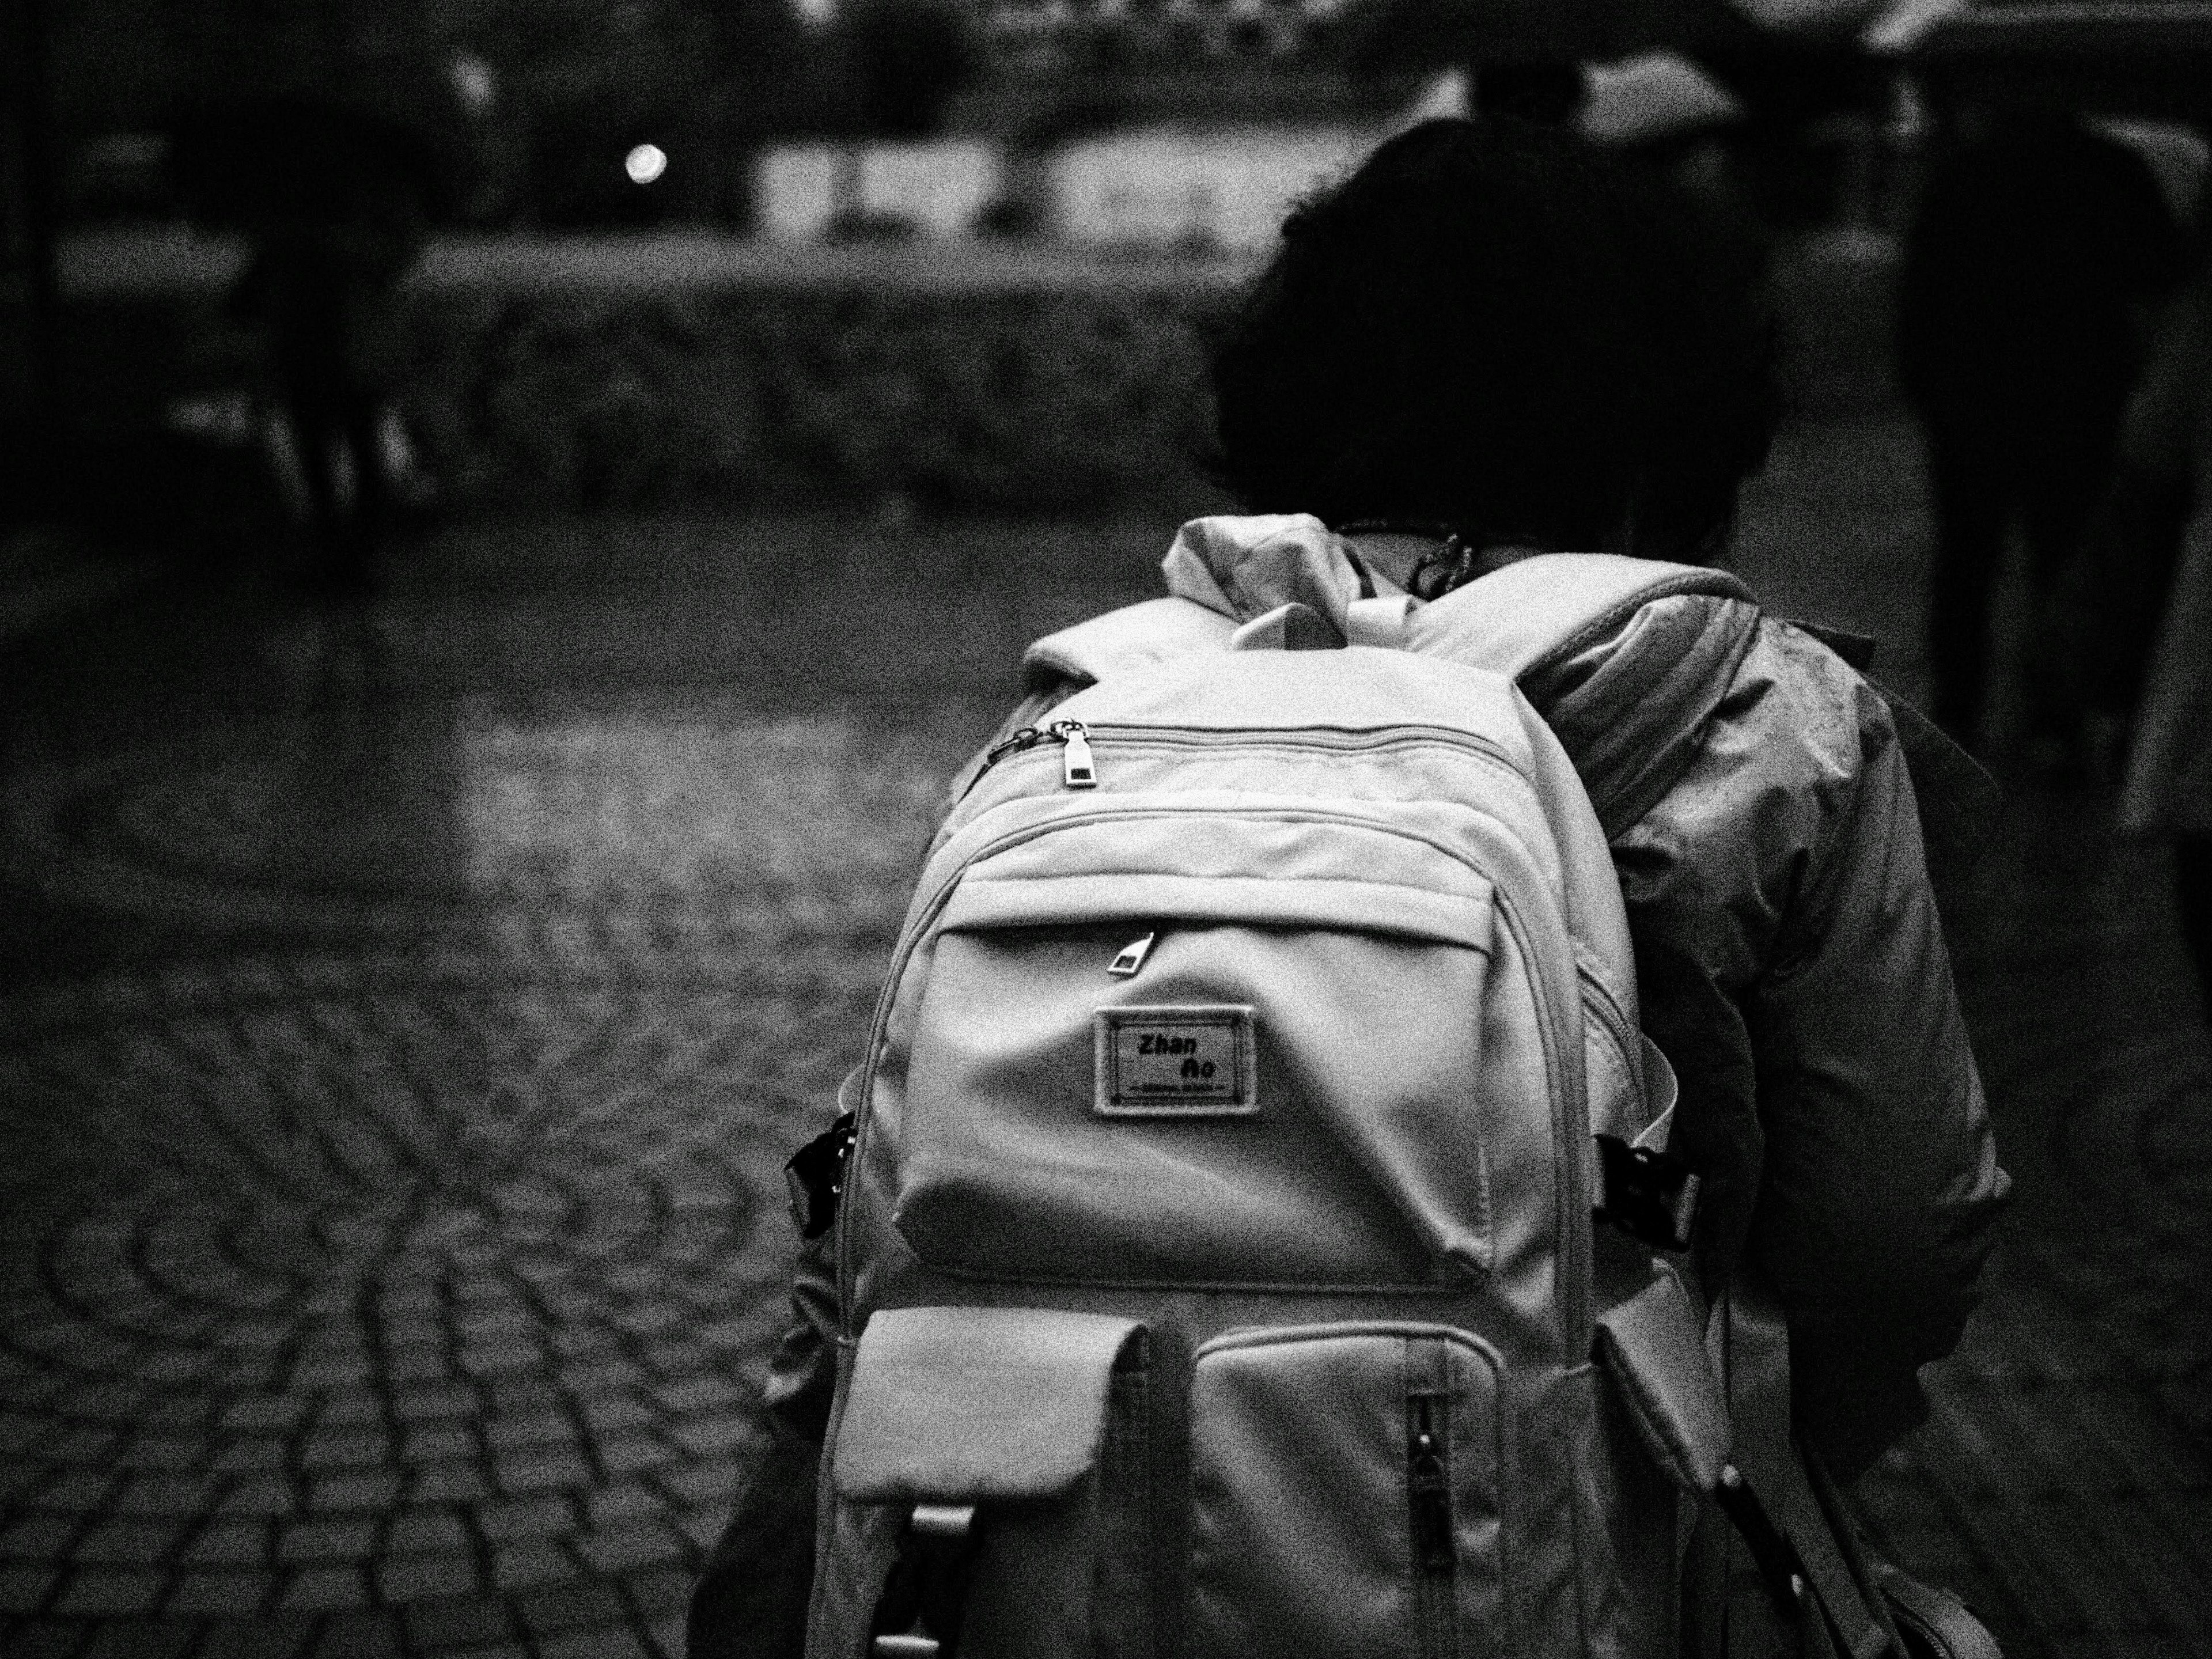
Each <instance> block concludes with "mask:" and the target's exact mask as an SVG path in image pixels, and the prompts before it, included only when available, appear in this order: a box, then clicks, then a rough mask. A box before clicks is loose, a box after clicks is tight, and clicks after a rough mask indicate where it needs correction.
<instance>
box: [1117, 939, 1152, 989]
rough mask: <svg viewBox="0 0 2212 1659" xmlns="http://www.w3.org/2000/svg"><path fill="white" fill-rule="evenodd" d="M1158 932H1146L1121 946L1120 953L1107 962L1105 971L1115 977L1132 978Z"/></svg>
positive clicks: (1149, 952) (1142, 963) (1142, 962)
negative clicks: (1139, 937)
mask: <svg viewBox="0 0 2212 1659" xmlns="http://www.w3.org/2000/svg"><path fill="white" fill-rule="evenodd" d="M1158 937H1159V935H1158V933H1147V934H1146V935H1145V936H1144V938H1142V939H1132V940H1130V941H1129V943H1128V944H1127V945H1123V946H1122V947H1121V955H1120V956H1118V957H1115V958H1114V960H1113V961H1112V962H1111V963H1109V964H1108V966H1107V969H1106V971H1107V972H1108V973H1109V974H1111V975H1113V976H1114V977H1115V979H1134V978H1135V977H1136V976H1137V969H1139V968H1141V967H1143V966H1144V965H1145V958H1146V957H1148V956H1150V955H1152V941H1153V940H1154V939H1158Z"/></svg>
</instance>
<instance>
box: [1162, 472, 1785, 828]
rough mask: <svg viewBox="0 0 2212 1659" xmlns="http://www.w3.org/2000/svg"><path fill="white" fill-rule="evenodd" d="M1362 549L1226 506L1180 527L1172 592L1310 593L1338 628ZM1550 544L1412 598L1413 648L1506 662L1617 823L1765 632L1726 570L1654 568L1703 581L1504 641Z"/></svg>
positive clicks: (1677, 753)
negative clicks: (1503, 614) (1509, 619)
mask: <svg viewBox="0 0 2212 1659" xmlns="http://www.w3.org/2000/svg"><path fill="white" fill-rule="evenodd" d="M1357 556H1358V542H1357V540H1356V539H1354V538H1346V537H1344V536H1341V535H1339V534H1338V533H1337V532H1334V531H1332V530H1331V529H1329V528H1328V526H1326V525H1324V524H1322V521H1321V520H1318V519H1316V518H1314V517H1312V516H1311V515H1310V514H1306V513H1285V514H1269V515H1255V516H1249V517H1233V516H1226V515H1224V516H1218V517H1213V518H1206V519H1197V520H1192V521H1191V522H1190V523H1188V524H1187V525H1185V526H1183V527H1182V531H1181V532H1180V533H1178V534H1177V536H1176V539H1175V543H1174V544H1173V545H1172V546H1171V547H1170V548H1169V550H1168V554H1167V557H1166V558H1165V559H1164V561H1163V562H1162V565H1161V568H1162V570H1163V571H1164V574H1165V575H1166V577H1167V585H1168V591H1169V592H1170V593H1172V594H1174V595H1176V597H1178V598H1180V599H1188V600H1191V601H1192V602H1194V603H1195V604H1198V605H1203V606H1205V607H1206V609H1207V610H1209V611H1214V612H1216V613H1218V615H1221V616H1224V617H1228V618H1230V619H1231V620H1232V621H1234V622H1237V623H1246V622H1249V621H1251V620H1252V619H1253V618H1255V617H1260V616H1264V615H1265V614H1267V612H1268V611H1273V610H1275V609H1276V608H1278V607H1279V606H1281V605H1305V606H1307V607H1309V608H1310V609H1311V610H1313V611H1318V612H1319V613H1320V614H1321V615H1322V616H1323V617H1327V618H1328V620H1329V621H1330V622H1331V623H1333V624H1334V626H1335V628H1336V629H1337V631H1338V633H1339V634H1340V635H1344V634H1347V633H1349V632H1350V631H1351V629H1349V628H1348V626H1347V617H1348V613H1349V611H1350V607H1351V606H1352V604H1353V603H1354V602H1356V601H1357V600H1358V599H1360V598H1361V597H1362V594H1363V582H1362V576H1361V570H1362V566H1361V564H1360V563H1359V562H1357ZM1546 558H1547V555H1543V554H1536V555H1534V556H1531V557H1529V558H1528V559H1524V560H1522V561H1520V562H1516V563H1515V564H1512V565H1509V566H1507V567H1506V568H1505V569H1504V570H1503V571H1499V572H1498V573H1496V574H1492V575H1489V576H1484V577H1480V578H1478V579H1477V580H1474V582H1471V583H1469V584H1468V585H1467V586H1464V587H1462V588H1460V589H1458V590H1457V591H1456V592H1453V593H1451V594H1449V595H1448V596H1447V597H1445V598H1444V599H1439V600H1437V601H1436V602H1435V603H1434V604H1433V605H1427V606H1425V607H1424V606H1421V605H1420V602H1419V600H1415V601H1413V605H1415V606H1416V607H1417V608H1419V610H1421V611H1426V612H1427V613H1429V614H1427V615H1425V616H1423V615H1418V614H1417V615H1415V616H1413V617H1410V618H1409V636H1410V641H1411V642H1412V643H1413V648H1415V649H1419V648H1420V647H1419V640H1420V638H1421V636H1422V635H1434V636H1437V649H1438V654H1441V655H1445V656H1448V657H1449V658H1451V659H1455V660H1461V661H1482V660H1487V661H1492V662H1493V663H1494V664H1495V665H1497V666H1498V667H1499V668H1500V669H1501V670H1503V671H1507V672H1510V674H1511V675H1512V676H1513V678H1514V680H1515V683H1516V684H1517V685H1518V686H1519V687H1520V688H1521V690H1522V693H1523V694H1524V695H1525V696H1527V697H1528V700H1529V702H1531V703H1533V704H1534V706H1535V708H1536V710H1537V712H1538V713H1539V714H1541V715H1543V717H1544V719H1545V720H1546V721H1547V724H1549V725H1550V726H1551V727H1552V729H1553V731H1554V732H1557V733H1558V734H1559V739H1560V741H1561V742H1562V743H1563V744H1565V747H1566V750H1567V752H1568V754H1569V755H1570V756H1571V757H1572V758H1573V760H1574V763H1575V767H1576V769H1577V771H1578V772H1580V773H1581V775H1582V777H1583V785H1584V787H1586V788H1587V789H1588V790H1589V793H1590V797H1591V799H1592V801H1593V802H1594V803H1595V805H1596V806H1597V808H1598V816H1599V817H1600V819H1601V821H1602V822H1603V823H1605V825H1606V828H1607V833H1608V834H1610V833H1613V832H1614V831H1615V830H1617V829H1619V828H1620V827H1621V826H1623V825H1625V824H1627V823H1633V822H1634V821H1635V820H1636V819H1637V818H1638V817H1641V816H1642V815H1643V814H1644V812H1645V811H1648V810H1650V806H1651V805H1652V804H1653V803H1654V802H1656V800H1657V799H1659V797H1660V796H1661V795H1662V794H1663V793H1665V792H1666V791H1667V789H1668V788H1669V787H1672V785H1673V784H1674V781H1675V780H1676V779H1678V778H1679V777H1680V775H1681V774H1682V772H1683V771H1684V770H1685V769H1687V767H1688V765H1689V763H1690V761H1691V759H1692V757H1694V756H1695V754H1696V752H1697V747H1698V742H1699V736H1700V734H1701V732H1703V729H1704V726H1705V722H1706V720H1708V719H1709V718H1710V717H1711V715H1712V714H1713V712H1714V710H1715V709H1716V708H1718V707H1719V705H1720V703H1721V701H1722V699H1723V697H1724V696H1726V695H1727V694H1728V691H1729V686H1730V685H1731V684H1732V683H1733V682H1734V680H1735V675H1736V671H1737V669H1738V667H1739V666H1740V665H1741V663H1742V661H1743V659H1744V656H1745V653H1747V652H1748V651H1749V650H1750V648H1751V646H1752V643H1753V639H1754V638H1755V636H1756V635H1757V633H1758V629H1759V607H1758V605H1756V604H1755V603H1754V602H1753V600H1752V599H1751V596H1750V594H1749V593H1748V592H1747V591H1746V590H1745V589H1744V588H1743V587H1742V586H1741V584H1739V583H1736V582H1735V580H1733V579H1732V578H1728V577H1724V576H1721V575H1719V574H1717V573H1714V572H1692V571H1690V570H1688V569H1687V568H1686V567H1656V566H1655V567H1654V571H1653V574H1654V575H1655V577H1657V578H1661V579H1662V580H1664V579H1666V578H1667V577H1668V573H1669V572H1670V571H1671V572H1674V573H1679V574H1678V576H1677V578H1676V580H1675V585H1676V586H1678V587H1686V588H1691V589H1699V588H1702V589H1704V590H1705V591H1675V592H1661V593H1659V594H1658V595H1657V596H1656V597H1651V598H1649V599H1636V600H1633V601H1631V602H1627V603H1624V604H1622V605H1618V606H1615V607H1613V608H1612V609H1610V610H1601V611H1599V613H1598V614H1596V615H1595V616H1593V617H1580V618H1578V619H1577V622H1576V623H1573V624H1572V625H1571V626H1569V627H1568V628H1567V629H1566V631H1565V634H1564V635H1561V636H1559V637H1557V638H1546V639H1541V640H1538V641H1534V643H1533V644H1531V643H1530V642H1528V641H1525V640H1522V639H1519V638H1515V639H1513V640H1511V641H1503V640H1499V635H1504V634H1510V633H1511V632H1513V630H1512V629H1510V628H1506V627H1504V626H1502V625H1501V626H1500V627H1499V628H1498V629H1496V630H1494V631H1493V630H1492V629H1489V628H1487V627H1486V623H1491V622H1492V620H1493V618H1492V617H1490V616H1488V615H1486V611H1495V610H1498V609H1501V608H1503V607H1504V605H1512V606H1513V607H1514V608H1515V609H1516V610H1526V609H1528V595H1529V594H1530V593H1531V592H1532V591H1534V587H1535V585H1536V584H1539V583H1541V581H1542V579H1543V568H1544V563H1545V560H1546ZM1681 578H1686V579H1687V580H1680V579H1681ZM1509 594H1510V595H1511V596H1512V598H1510V599H1509V598H1508V595H1509ZM1495 620H1498V621H1499V622H1500V623H1502V621H1503V619H1502V618H1498V619H1495ZM1447 635H1448V636H1450V637H1449V641H1447V639H1446V637H1445V636H1447ZM1493 640H1497V641H1498V644H1497V646H1496V647H1495V648H1494V649H1491V648H1486V647H1490V645H1491V641H1493Z"/></svg>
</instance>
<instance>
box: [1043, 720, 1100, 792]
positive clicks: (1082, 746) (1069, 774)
mask: <svg viewBox="0 0 2212 1659" xmlns="http://www.w3.org/2000/svg"><path fill="white" fill-rule="evenodd" d="M1050 730H1051V732H1052V733H1053V735H1054V737H1056V738H1059V739H1060V741H1061V742H1062V743H1064V744H1066V745H1067V747H1066V750H1063V751H1062V753H1061V755H1060V781H1061V782H1062V783H1064V784H1066V786H1067V787H1069V788H1070V789H1096V788H1097V787H1098V770H1097V767H1096V765H1094V764H1093V763H1092V761H1091V733H1090V732H1089V731H1088V729H1086V728H1085V726H1084V724H1083V722H1082V721H1081V720H1060V721H1057V722H1055V723H1054V725H1053V726H1051V727H1050Z"/></svg>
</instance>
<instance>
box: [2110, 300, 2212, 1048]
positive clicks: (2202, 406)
mask: <svg viewBox="0 0 2212 1659" xmlns="http://www.w3.org/2000/svg"><path fill="white" fill-rule="evenodd" d="M2120 451H2121V455H2122V466H2121V468H2120V473H2119V476H2120V478H2121V480H2122V481H2124V482H2131V483H2132V486H2133V487H2132V489H2128V490H2125V491H2120V490H2116V492H2115V495H2114V497H2113V499H2112V500H2111V501H2108V503H2107V508H2106V514H2105V522H2104V523H2103V524H2101V525H2100V533H2099V534H2097V535H2096V536H2095V537H2093V542H2092V545H2093V548H2102V549H2104V550H2116V556H2117V557H2118V559H2120V560H2121V561H2124V562H2131V563H2138V564H2146V563H2147V564H2152V565H2154V566H2155V567H2156V568H2157V577H2158V579H2159V586H2160V587H2163V586H2165V584H2164V581H2163V577H2164V574H2165V573H2166V571H2167V570H2169V569H2170V570H2172V572H2173V575H2172V590H2171V592H2170V594H2168V595H2167V596H2166V600H2165V604H2164V608H2163V619H2162V621H2160V623H2158V625H2157V631H2156V637H2155V640H2154V641H2145V642H2144V643H2146V644H2148V645H2150V647H2151V649H2150V651H2149V653H2148V665H2146V666H2144V667H2142V668H2141V669H2135V668H2134V667H2133V661H2135V660H2140V658H2139V657H2137V658H2135V659H2133V660H2131V659H2130V653H2128V652H2127V651H2126V650H2125V649H2124V647H2125V646H2127V645H2132V644H2133V643H2135V641H2134V640H2133V639H2129V640H2126V641H2121V642H2120V644H2119V645H2117V646H2116V645H2114V644H2113V643H2112V640H2111V637H2110V636H2111V635H2112V632H2113V629H2112V628H2111V627H2109V626H2108V627H2106V629H2101V630H2100V634H2101V635H2103V636H2104V637H2105V640H2106V651H2107V653H2108V656H2109V657H2112V658H2117V659H2118V660H2117V661H2116V662H2115V663H2114V665H2113V666H2112V668H2111V669H2110V673H2111V674H2112V675H2116V676H2117V675H2125V676H2126V678H2127V680H2128V682H2129V685H2130V689H2131V687H2132V683H2133V681H2134V680H2135V679H2136V678H2138V677H2139V678H2140V679H2141V682H2142V702H2141V707H2140V709H2139V710H2138V711H2137V713H2136V722H2135V731H2134V737H2133V742H2132V744H2131V746H2130V754H2129V758H2128V766H2127V772H2126V777H2125V781H2124V785H2123V787H2122V791H2121V797H2120V809H2119V823H2120V827H2121V828H2122V829H2124V830H2126V831H2129V832H2131V833H2134V834H2137V835H2144V836H2162V837H2165V838H2167V839H2170V840H2171V842H2172V847H2173V865H2174V884H2175V898H2176V901H2177V902H2178V905H2179V912H2180V919H2181V933H2182V939H2183V940H2184V942H2185V944H2186V945H2187V946H2188V949H2189V954H2190V957H2191V961H2192V963H2194V965H2195V967H2196V969H2197V985H2198V989H2199V991H2200V992H2201V994H2202V995H2203V999H2204V1004H2205V1010H2206V1015H2207V1018H2212V267H2201V268H2200V270H2199V271H2198V274H2197V280H2196V281H2195V282H2194V283H2191V286H2190V288H2189V289H2187V290H2186V292H2185V294H2184V295H2182V296H2181V297H2180V298H2179V300H2178V301H2176V302H2175V303H2174V304H2173V305H2172V307H2170V308H2169V310H2168V312H2167V313H2166V316H2165V317H2164V318H2163V319H2161V326H2160V329H2159V331H2158V335H2157V341H2156V346H2155V349H2154V353H2153V356H2152V358H2151V361H2150V362H2149V363H2148V366H2147V367H2146V368H2145V371H2144V374H2143V377H2142V384H2141V385H2140V386H2139V387H2138V388H2137V391H2136V397H2135V398H2134V399H2133V400H2132V401H2131V402H2130V405H2129V410H2128V421H2127V423H2126V427H2125V428H2124V432H2123V435H2122V437H2121V441H2120ZM2175 522H2179V525H2180V529H2179V534H2178V535H2173V534H2170V533H2166V532H2167V528H2168V526H2170V525H2172V523H2175ZM2130 532H2136V533H2139V534H2145V535H2148V536H2149V537H2151V538H2154V539H2153V541H2152V544H2151V545H2150V547H2149V548H2148V550H2129V549H2128V548H2127V547H2126V546H2125V545H2124V542H2125V539H2126V538H2127V537H2128V535H2129V534H2130ZM2132 609H2133V607H2130V611H2132ZM2122 621H2123V623H2127V622H2131V621H2132V617H2131V616H2124V617H2123V618H2122ZM2130 701H2131V699H2130Z"/></svg>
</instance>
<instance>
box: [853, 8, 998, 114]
mask: <svg viewBox="0 0 2212 1659" xmlns="http://www.w3.org/2000/svg"><path fill="white" fill-rule="evenodd" d="M835 39H836V48H837V50H836V59H837V62H838V66H839V70H840V71H841V73H842V76H843V78H844V80H845V82H846V85H845V88H844V90H845V92H846V94H847V96H848V98H849V99H850V100H852V102H851V105H850V110H851V113H852V115H853V117H854V118H855V125H857V127H858V128H859V130H860V131H863V132H867V133H872V134H881V135H884V136H886V137H901V138H915V137H924V136H926V135H927V134H928V133H931V132H933V131H935V130H936V129H937V126H938V124H939V121H940V119H941V118H943V115H944V112H945V104H946V103H947V102H948V101H949V100H951V96H952V94H954V93H955V92H957V90H959V88H960V87H961V86H962V85H963V83H964V82H967V80H968V79H969V76H972V75H973V74H974V72H975V65H976V55H975V45H974V42H973V41H972V40H971V39H970V36H969V26H968V21H967V18H966V15H964V14H963V12H962V11H961V10H960V9H958V8H957V6H955V5H952V4H951V3H948V0H851V3H849V4H848V5H847V6H846V7H844V8H843V9H842V11H841V12H840V13H839V15H838V19H837V22H836V30H835Z"/></svg>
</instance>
